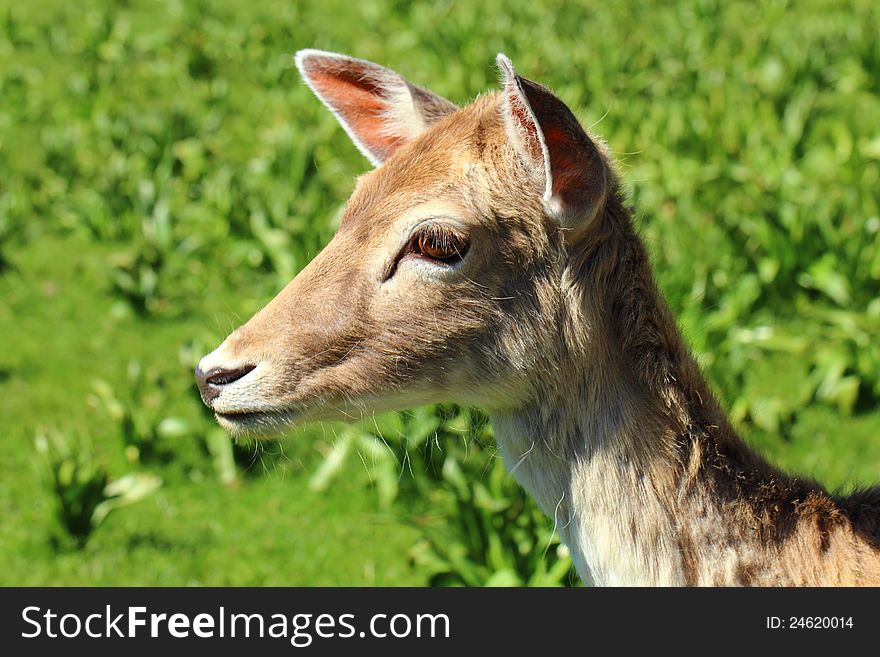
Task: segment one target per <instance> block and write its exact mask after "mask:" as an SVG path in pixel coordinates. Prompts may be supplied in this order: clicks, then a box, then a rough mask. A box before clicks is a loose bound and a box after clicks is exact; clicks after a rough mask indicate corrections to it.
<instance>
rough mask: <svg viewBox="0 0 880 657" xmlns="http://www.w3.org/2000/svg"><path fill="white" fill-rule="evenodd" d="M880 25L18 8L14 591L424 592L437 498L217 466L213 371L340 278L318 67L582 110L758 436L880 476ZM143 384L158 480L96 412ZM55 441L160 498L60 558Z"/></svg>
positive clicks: (2, 112) (11, 119) (10, 86)
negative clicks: (151, 480)
mask: <svg viewBox="0 0 880 657" xmlns="http://www.w3.org/2000/svg"><path fill="white" fill-rule="evenodd" d="M878 24H880V9H878V8H877V5H876V3H873V2H870V1H867V0H864V1H862V0H853V1H851V2H836V1H833V0H827V1H826V0H804V1H801V2H797V3H795V2H764V3H727V2H713V1H709V0H703V1H698V2H693V1H690V0H682V1H681V2H669V3H636V2H632V3H628V2H624V3H605V2H598V1H594V0H584V1H581V2H569V3H561V2H550V1H549V0H548V1H546V2H527V1H525V0H522V1H517V2H501V1H500V0H489V1H487V2H482V3H455V2H451V1H448V2H431V3H427V2H425V3H416V2H399V1H392V0H375V1H371V2H362V3H350V2H344V1H343V0H329V1H328V2H320V3H319V2H288V3H277V2H261V1H254V2H248V3H240V2H231V1H227V2H210V3H209V2H192V3H190V2H174V1H168V2H165V1H161V2H160V1H154V0H144V1H142V2H137V1H134V0H130V1H118V2H98V1H90V2H84V3H79V4H76V5H74V4H71V3H62V2H57V1H54V0H35V1H34V2H28V3H9V2H0V98H2V103H0V345H2V349H0V415H2V417H3V420H4V425H3V437H4V441H3V455H2V459H0V482H2V483H0V518H2V520H3V527H4V530H3V532H0V573H2V574H0V584H190V583H193V584H227V583H228V584H392V585H394V584H421V583H425V582H427V581H428V577H429V574H428V573H427V572H426V571H424V570H422V569H420V568H419V567H413V566H411V565H410V563H409V559H408V552H409V551H410V549H411V548H412V546H413V545H414V544H416V543H417V542H418V541H419V540H420V539H421V538H422V537H423V535H422V532H421V531H420V529H419V528H418V526H413V523H412V522H410V521H409V520H408V518H411V517H412V516H413V515H416V516H417V517H420V516H419V514H424V513H425V512H426V508H425V505H426V504H428V502H427V501H426V500H425V499H415V496H414V495H413V491H414V490H419V489H420V487H421V484H420V485H419V486H408V485H401V487H400V489H401V491H402V492H401V494H400V498H399V499H397V500H396V501H395V502H394V503H393V504H391V505H390V506H388V499H387V495H386V497H385V498H383V497H382V496H381V495H379V494H378V492H377V490H376V489H377V487H378V488H381V486H382V485H384V484H381V483H380V484H376V483H371V478H375V477H376V476H377V475H376V473H377V472H382V470H381V468H379V469H377V468H375V467H373V465H374V464H373V463H371V458H375V457H370V456H365V457H364V463H362V462H361V459H360V458H358V455H357V454H351V455H349V457H348V459H347V460H346V461H344V463H343V464H342V466H341V470H340V471H339V472H337V473H336V475H335V476H334V477H333V478H332V482H331V484H330V485H329V486H328V487H327V488H326V490H323V491H322V492H315V491H313V490H311V489H310V488H309V485H308V482H309V480H310V478H311V477H312V476H313V475H314V473H315V472H316V471H318V468H320V467H321V464H322V460H323V458H324V456H325V455H326V454H327V453H328V452H329V451H330V450H331V449H332V446H333V444H334V442H335V439H336V436H337V433H338V431H339V428H338V427H335V426H332V425H331V426H327V427H320V426H317V427H315V426H313V427H304V428H301V429H297V430H295V431H293V432H292V433H291V435H290V436H289V437H288V438H287V439H286V440H284V441H282V442H281V443H272V444H270V445H268V446H267V447H266V448H265V451H263V452H254V451H251V452H248V450H247V449H240V450H238V451H237V458H238V461H239V465H238V466H237V469H238V471H239V476H238V483H237V485H235V486H232V487H225V486H222V485H220V484H219V483H218V480H217V474H216V472H215V471H214V467H213V465H212V462H211V456H210V455H209V453H208V451H207V449H206V447H205V444H206V438H205V436H206V435H207V432H209V431H210V427H211V426H212V423H211V420H210V418H209V417H208V416H207V414H206V413H205V412H204V410H203V409H202V407H201V404H200V403H199V402H198V399H197V398H196V395H195V393H194V390H193V384H192V374H191V367H192V364H193V358H194V357H195V356H197V355H200V354H201V353H203V352H205V351H207V350H209V349H211V348H213V347H214V346H215V345H216V344H217V343H219V341H220V340H221V339H222V338H223V337H224V336H225V335H226V334H227V333H228V332H229V330H231V329H232V328H234V327H235V326H236V325H237V324H238V323H240V322H242V321H244V320H245V319H247V318H248V317H249V316H250V315H251V314H252V313H253V312H254V311H255V310H256V309H257V308H259V307H260V305H262V304H263V303H265V302H266V301H268V300H269V299H270V298H271V297H272V296H273V294H274V293H275V292H276V291H277V290H278V289H279V288H280V286H281V285H283V284H284V283H285V282H286V281H287V280H288V279H289V278H290V277H291V276H292V275H293V274H295V272H296V271H298V270H299V269H300V268H302V267H303V266H304V265H305V264H306V263H307V262H308V260H309V259H310V258H311V257H313V256H314V255H315V253H317V251H318V250H319V249H320V248H321V246H322V245H323V244H324V243H326V241H327V240H328V239H329V238H330V236H331V235H332V234H333V231H334V227H335V222H336V221H337V217H338V212H339V209H340V207H341V204H342V203H343V202H344V200H345V198H346V197H347V196H348V194H349V193H350V191H351V189H352V187H353V184H354V177H355V176H356V175H357V174H359V173H361V172H362V171H364V170H365V169H366V166H367V165H366V162H365V161H364V160H363V158H362V157H361V156H360V155H359V154H358V153H357V151H356V150H355V149H354V147H353V146H351V144H350V143H349V142H348V140H347V138H346V136H345V134H344V133H343V131H342V130H341V128H339V127H338V126H337V124H336V123H335V121H334V119H333V118H332V117H331V116H330V115H329V113H327V112H326V111H325V110H324V108H323V107H322V106H321V105H320V103H319V102H318V101H317V100H316V99H314V98H313V97H312V96H311V94H310V93H309V92H308V90H307V89H306V87H305V86H304V85H303V84H302V83H301V82H300V81H299V80H298V78H297V75H296V72H295V69H294V68H293V66H292V61H291V57H290V55H291V54H292V53H293V52H294V51H296V50H297V49H299V48H303V47H318V48H325V49H330V50H338V51H342V52H347V53H350V54H353V55H356V56H359V57H364V58H368V59H373V60H375V61H378V62H381V63H383V64H386V65H388V66H391V67H393V68H395V69H397V70H399V71H401V72H402V73H403V74H404V75H406V76H407V77H409V78H410V79H411V80H412V81H414V82H415V83H417V84H420V85H423V86H429V87H431V88H432V89H434V90H435V91H437V92H439V93H441V94H443V95H446V96H447V97H449V98H450V99H452V100H454V101H457V102H466V101H467V100H468V99H469V98H472V97H473V96H475V95H476V94H477V93H479V92H481V91H484V90H486V89H490V88H495V87H496V86H497V78H498V76H497V72H496V71H495V70H494V68H493V62H494V55H495V53H496V52H498V51H504V52H505V53H506V54H508V55H509V56H510V57H511V58H512V59H513V61H514V63H515V64H516V66H517V68H518V70H519V71H520V72H521V73H522V74H523V75H526V76H527V77H532V78H535V79H538V80H540V81H542V82H544V83H546V84H548V85H549V86H551V87H552V88H554V89H555V90H556V91H557V92H558V93H559V95H560V96H561V97H562V98H563V99H564V100H565V101H566V102H567V103H569V104H570V105H571V106H572V107H573V108H574V109H575V111H576V113H577V114H578V116H579V117H580V118H581V119H582V120H583V122H584V123H585V124H586V125H590V126H593V130H594V131H596V132H598V133H599V134H601V135H603V136H604V137H606V138H607V140H608V142H609V145H610V147H611V149H612V150H613V151H614V153H615V154H616V156H617V158H618V159H619V161H620V168H621V174H622V176H623V178H624V180H625V182H626V185H627V187H628V189H629V190H630V191H631V194H632V197H633V201H634V203H635V205H636V206H637V207H638V208H639V221H640V224H641V227H642V232H643V235H644V237H645V239H646V241H647V243H648V245H649V248H650V250H651V252H652V255H653V258H654V262H655V266H656V271H657V274H658V277H659V280H660V283H661V285H662V287H663V289H664V292H665V293H666V295H667V296H668V298H669V300H670V304H671V305H672V307H673V309H674V311H675V313H676V315H677V316H678V317H679V318H680V321H681V324H682V327H683V329H684V331H685V333H686V335H687V336H688V339H689V340H690V341H691V343H692V344H693V346H694V349H695V351H696V353H697V355H698V358H699V359H700V362H701V363H702V365H703V366H704V369H705V371H706V372H707V375H708V376H709V378H710V380H711V381H712V383H713V385H714V387H715V389H716V390H718V391H719V394H720V396H721V398H722V399H723V400H724V402H725V405H726V406H727V407H728V408H730V409H731V412H732V415H733V417H734V420H735V421H736V422H737V424H738V425H739V426H741V428H742V430H743V433H744V435H745V436H746V437H747V439H748V440H750V441H751V442H752V443H753V444H755V445H757V446H758V447H760V448H761V449H762V450H763V451H764V452H765V453H766V454H767V455H768V456H769V457H771V458H772V459H773V460H774V461H775V462H777V463H779V464H780V465H782V466H784V467H785V468H788V469H791V470H795V471H798V472H802V473H804V474H808V475H811V476H815V477H817V478H818V479H820V480H821V481H822V482H824V483H825V484H827V485H828V486H830V487H841V486H842V487H847V486H852V485H859V484H867V483H871V482H874V481H877V480H878V479H880V342H878V340H877V336H878V335H880V126H878V122H877V117H878V116H880V45H878V44H880V41H878V39H877V35H876V26H877V25H878ZM132 361H135V362H139V363H141V364H142V366H143V368H144V371H145V372H146V373H147V378H146V380H148V381H150V382H151V383H150V386H151V388H150V389H149V390H147V391H146V392H145V394H144V395H143V397H141V398H139V400H138V402H137V404H138V406H139V407H143V408H142V410H144V412H145V413H147V414H148V415H149V417H150V418H151V419H153V420H155V422H156V423H158V422H159V421H160V420H162V419H163V418H167V417H173V418H180V419H181V421H182V422H183V423H184V425H185V430H184V431H183V433H182V435H181V436H179V437H178V438H175V439H174V440H169V439H167V438H166V439H163V442H162V449H163V452H162V453H163V454H164V456H163V457H162V458H155V459H152V460H150V459H144V460H143V462H139V461H137V460H132V459H131V458H130V457H127V456H126V453H125V449H124V444H123V440H122V437H121V430H120V427H119V426H118V423H117V422H116V421H115V420H113V418H112V417H111V415H110V414H109V413H108V412H107V409H106V408H104V407H103V406H102V404H101V403H100V402H99V401H98V400H97V398H96V389H95V381H96V380H101V381H105V382H106V383H107V384H109V387H110V389H111V390H117V391H125V389H126V386H127V385H128V384H127V369H128V365H129V363H130V362H132ZM121 396H124V395H121ZM408 426H409V425H408ZM43 430H50V431H51V430H57V431H61V432H63V433H64V434H66V435H70V436H72V437H74V438H76V439H77V440H81V441H84V442H86V443H88V444H90V445H91V449H92V450H93V452H94V458H95V459H97V460H98V461H99V462H100V463H102V464H104V465H105V466H106V468H107V470H108V472H109V474H110V475H111V476H113V477H116V476H120V475H122V474H124V473H126V472H128V471H132V470H134V471H148V472H154V473H156V474H158V475H159V476H160V477H161V478H162V480H163V486H162V487H161V488H160V489H159V491H158V492H156V493H155V494H153V495H151V496H150V497H148V498H147V499H146V500H144V501H141V502H139V503H138V504H137V505H136V506H132V507H130V508H126V509H122V510H120V511H118V512H114V513H112V514H111V515H110V516H109V517H108V518H107V521H106V522H105V523H104V524H102V525H101V526H100V527H98V528H97V529H96V530H95V532H94V534H93V536H92V537H91V538H90V540H89V541H88V543H87V544H86V545H85V547H84V548H82V550H76V549H73V548H71V547H69V546H63V545H59V544H58V541H57V531H58V530H57V527H56V526H55V523H54V521H53V503H54V500H53V497H52V493H51V491H50V489H49V488H48V486H47V483H46V480H45V476H46V475H45V468H44V467H43V466H44V464H43V463H42V461H41V460H40V455H39V454H38V453H37V450H36V449H35V448H34V440H35V437H36V436H37V434H38V433H39V432H41V431H43ZM249 455H252V456H253V460H254V464H253V466H252V467H251V468H250V469H247V470H246V462H247V461H248V459H249V458H250V456H249ZM491 455H492V450H491V449H490V448H487V449H484V450H475V456H474V457H473V458H474V459H476V464H475V465H474V464H472V465H473V467H470V468H469V471H470V470H473V472H474V473H476V476H479V473H485V472H486V471H487V470H486V468H484V467H483V466H482V465H481V464H482V462H483V460H485V459H487V458H491ZM361 456H364V455H363V454H362V455H361ZM400 470H403V474H401V475H400V476H401V477H403V479H402V481H404V482H405V481H406V479H405V478H406V477H409V476H410V475H409V473H408V472H406V471H405V469H403V468H400ZM397 471H398V470H397V469H396V470H394V472H397ZM385 472H386V475H387V467H386V470H385ZM416 476H417V477H418V476H419V475H418V473H417V474H416ZM431 485H434V484H431ZM383 490H387V488H386V489H383ZM444 508H455V504H454V503H450V504H448V505H447V506H446V507H444ZM511 508H515V507H511ZM427 511H430V509H427ZM437 522H439V523H441V524H442V523H443V522H447V523H448V524H449V525H450V527H451V526H454V525H455V522H456V518H454V517H449V518H445V519H444V518H440V519H437ZM53 537H54V539H53Z"/></svg>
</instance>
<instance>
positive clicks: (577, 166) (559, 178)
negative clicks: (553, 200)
mask: <svg viewBox="0 0 880 657" xmlns="http://www.w3.org/2000/svg"><path fill="white" fill-rule="evenodd" d="M544 141H545V143H546V144H547V151H548V152H549V153H550V171H551V173H552V175H553V194H555V195H557V196H559V197H561V198H562V200H563V202H564V203H565V204H566V205H572V204H576V203H578V201H579V196H580V195H581V194H582V192H583V189H584V188H585V186H586V181H585V180H584V178H585V169H584V163H583V162H582V161H579V159H578V155H579V154H581V151H580V150H579V148H578V147H579V145H578V144H577V141H576V140H573V139H572V136H571V135H570V134H569V133H568V132H567V131H566V130H564V129H563V128H561V127H560V126H559V125H552V124H551V125H550V126H548V127H546V128H545V129H544Z"/></svg>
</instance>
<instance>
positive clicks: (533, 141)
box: [507, 90, 544, 162]
mask: <svg viewBox="0 0 880 657" xmlns="http://www.w3.org/2000/svg"><path fill="white" fill-rule="evenodd" d="M507 100H508V103H509V105H510V113H511V114H512V115H513V120H514V122H515V123H516V124H517V126H518V127H520V128H522V132H523V135H524V136H525V139H524V140H523V141H524V142H525V143H524V145H525V147H526V149H527V150H528V153H529V156H530V157H532V158H533V159H534V160H537V161H539V162H540V161H543V160H544V151H543V150H542V149H541V138H540V137H539V136H538V127H537V126H536V125H535V121H534V120H533V119H532V116H531V113H530V112H529V110H528V108H527V107H526V106H525V104H523V102H522V99H521V98H520V96H519V94H518V93H517V92H516V91H514V90H510V91H508V92H507Z"/></svg>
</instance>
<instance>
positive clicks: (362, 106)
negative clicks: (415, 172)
mask: <svg viewBox="0 0 880 657" xmlns="http://www.w3.org/2000/svg"><path fill="white" fill-rule="evenodd" d="M296 66H297V68H298V69H299V71H300V74H302V76H303V79H304V80H305V81H306V84H308V85H309V88H310V89H311V90H312V91H314V92H315V95H316V96H317V97H318V98H320V99H321V101H322V102H323V103H324V104H325V105H326V106H327V107H328V108H329V109H330V111H331V112H333V115H334V116H335V117H336V118H337V119H338V120H339V122H340V123H341V124H342V127H343V128H345V131H346V132H347V133H348V136H349V137H351V140H352V141H353V142H354V144H355V146H357V147H358V150H360V152H361V153H363V154H364V155H365V156H366V157H367V159H368V160H370V162H371V163H372V164H373V165H374V166H379V165H380V164H382V162H384V161H385V160H386V159H388V158H389V157H391V155H392V154H393V153H394V151H396V150H397V149H398V148H400V147H401V146H403V145H404V144H406V143H407V142H409V141H411V140H413V139H415V138H416V137H418V136H419V135H420V134H421V133H422V131H423V130H425V129H426V128H427V127H428V126H430V125H432V124H433V123H435V122H436V121H438V120H439V119H441V118H443V117H444V116H446V115H447V114H451V113H452V112H454V111H455V110H457V109H458V108H457V107H456V106H455V105H453V104H452V103H450V102H449V101H448V100H446V99H445V98H442V97H440V96H438V95H437V94H435V93H432V92H430V91H428V90H427V89H422V88H421V87H417V86H416V85H414V84H412V83H410V82H407V81H406V80H405V79H404V78H403V77H401V76H400V75H398V74H397V73H395V72H394V71H392V70H390V69H387V68H385V67H384V66H379V65H378V64H374V63H373V62H368V61H366V60H363V59H356V58H354V57H348V56H346V55H339V54H337V53H334V52H325V51H322V50H300V51H299V52H298V53H296Z"/></svg>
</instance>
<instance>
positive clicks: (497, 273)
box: [196, 50, 613, 435]
mask: <svg viewBox="0 0 880 657" xmlns="http://www.w3.org/2000/svg"><path fill="white" fill-rule="evenodd" d="M497 61H498V65H499V67H500V69H501V74H502V79H503V90H502V91H501V92H498V93H493V94H489V95H485V96H482V97H480V98H478V99H477V100H476V101H475V102H474V103H472V104H470V105H468V106H466V107H463V108H460V109H459V108H458V107H456V106H455V105H453V104H452V103H450V102H449V101H447V100H445V99H443V98H441V97H439V96H437V95H435V94H433V93H431V92H429V91H426V90H425V89H422V88H420V87H417V86H415V85H413V84H411V83H409V82H407V81H406V80H404V79H403V78H402V77H401V76H400V75H398V74H397V73H395V72H393V71H390V70H388V69H386V68H383V67H381V66H378V65H376V64H373V63H370V62H366V61H362V60H358V59H353V58H350V57H345V56H341V55H337V54H332V53H326V52H319V51H315V50H305V51H301V52H300V53H298V54H297V56H296V64H297V66H298V68H299V70H300V72H301V74H302V76H303V78H304V79H305V81H306V83H307V84H308V85H309V87H310V88H311V89H312V90H313V91H314V92H315V94H316V95H317V96H318V98H320V99H321V101H322V102H323V103H324V104H325V105H326V106H327V107H328V108H329V109H330V111H332V112H333V114H334V115H335V116H336V118H337V119H338V120H339V122H340V123H341V124H342V127H343V128H344V129H345V130H346V132H347V133H348V134H349V136H350V137H351V138H352V140H353V141H354V143H355V145H356V146H357V147H358V148H359V149H360V150H361V152H362V153H363V154H364V155H365V156H366V157H367V158H368V159H369V160H370V162H371V163H372V164H373V165H375V167H376V168H375V169H373V170H372V171H371V172H369V173H367V174H365V175H363V176H361V177H360V178H359V179H358V181H357V185H356V187H355V190H354V193H353V194H352V196H351V198H350V199H349V201H348V203H347V205H346V207H345V212H344V215H343V218H342V222H341V225H340V227H339V230H338V232H337V234H336V235H335V236H334V238H333V239H332V240H331V242H330V243H329V244H328V245H327V246H326V248H324V250H323V251H321V253H320V254H318V256H317V257H315V258H314V260H312V261H311V262H310V263H309V265H308V266H307V267H306V268H305V269H304V270H303V271H302V272H300V274H299V275H298V276H296V278H294V280H293V281H292V282H291V283H289V284H288V285H287V286H286V287H285V288H284V289H283V290H282V291H281V292H280V293H279V294H278V295H277V296H276V297H275V298H274V299H273V300H272V301H271V302H270V303H269V304H268V305H266V306H265V307H264V308H263V309H261V310H260V311H259V312H258V313H257V314H256V315H254V317H253V318H251V319H250V321H248V322H247V323H246V324H244V325H243V326H241V327H240V328H238V329H236V330H235V331H233V332H232V334H231V335H229V337H227V338H226V340H225V341H224V342H223V343H222V344H221V345H220V346H219V347H218V348H217V349H216V350H214V351H213V352H211V353H210V354H208V355H207V356H205V357H204V358H203V359H202V361H201V362H200V364H199V367H198V368H197V369H196V377H197V380H198V384H199V388H200V390H201V394H202V399H203V400H204V402H205V403H206V404H207V405H208V406H209V407H210V408H211V409H212V410H213V411H214V412H215V413H216V415H217V418H218V420H219V422H220V424H221V425H223V426H224V427H225V428H227V429H228V430H230V431H231V432H233V433H235V434H250V435H261V434H266V433H271V432H274V431H277V430H279V429H281V428H283V427H284V426H285V425H286V424H289V423H292V422H299V421H305V420H327V419H352V418H357V417H360V416H361V414H362V413H364V412H374V411H384V410H391V409H400V408H405V407H409V406H414V405H420V404H425V403H433V402H437V401H444V400H448V401H457V402H459V403H462V404H469V405H478V406H481V407H483V408H486V409H488V410H490V411H492V410H505V409H510V408H515V407H517V406H518V405H520V404H523V403H525V402H526V401H527V400H528V399H529V398H530V397H531V396H533V395H534V394H535V392H536V386H537V385H538V383H539V382H540V381H541V380H542V379H543V378H544V377H545V373H546V372H552V371H553V370H554V368H555V367H556V366H557V365H558V364H559V363H558V361H559V359H560V358H561V357H562V350H561V349H560V342H561V338H560V332H561V331H562V330H563V328H564V326H565V325H566V324H567V322H568V321H569V318H570V315H571V314H572V313H575V314H576V313H577V312H578V311H577V310H576V309H574V308H571V307H570V306H571V302H570V300H569V299H568V296H569V295H568V294H567V292H566V290H567V287H566V272H567V269H568V267H569V258H570V256H569V253H570V252H571V251H572V250H573V249H575V248H576V244H577V243H578V242H579V241H580V240H583V239H584V236H585V235H586V233H587V232H588V228H589V227H590V225H591V224H592V223H594V222H595V218H596V216H597V215H598V214H599V213H600V212H601V211H602V210H603V206H604V205H605V202H606V198H607V197H608V195H609V194H610V193H611V191H610V190H611V186H612V184H613V177H612V174H611V171H610V169H609V165H608V160H607V157H606V155H605V153H604V151H603V149H602V147H601V145H599V144H597V143H596V142H595V141H594V140H593V139H591V138H590V137H589V136H588V135H587V133H586V132H585V131H584V130H583V128H581V126H580V125H579V124H578V121H577V120H576V119H575V117H574V115H573V114H572V113H571V111H570V110H569V109H568V108H567V107H566V106H565V104H563V103H562V101H560V100H559V99H558V98H557V97H556V96H554V95H553V94H552V93H551V92H550V91H548V90H547V89H546V88H544V87H543V86H541V85H539V84H537V83H535V82H531V81H529V80H527V79H525V78H522V77H520V76H518V75H517V74H516V72H515V71H514V69H513V66H512V64H511V63H510V60H508V59H507V58H506V57H505V56H504V55H499V56H498V60H497Z"/></svg>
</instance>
